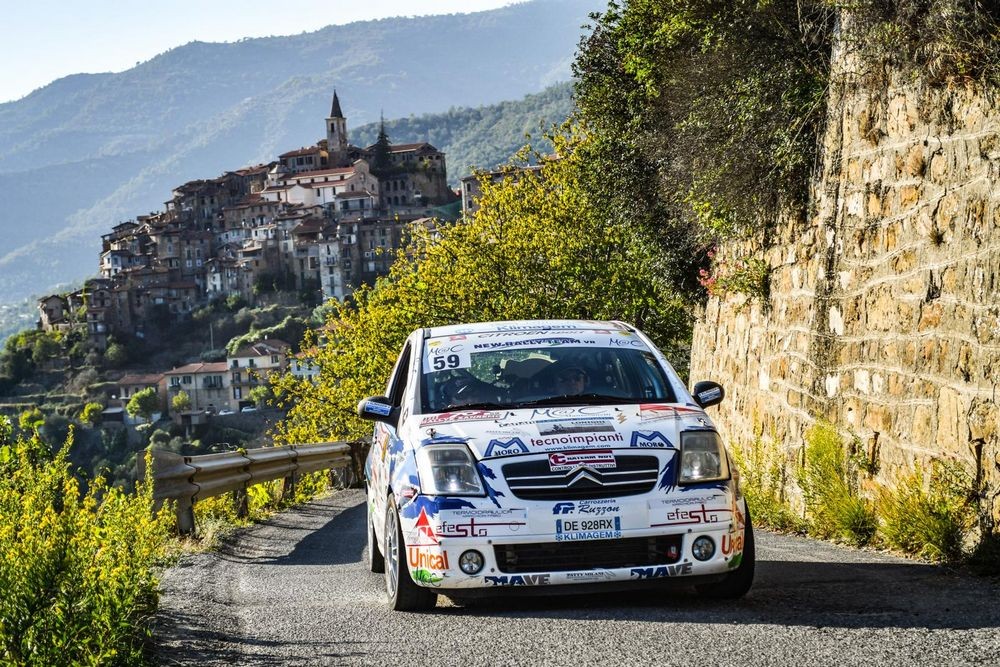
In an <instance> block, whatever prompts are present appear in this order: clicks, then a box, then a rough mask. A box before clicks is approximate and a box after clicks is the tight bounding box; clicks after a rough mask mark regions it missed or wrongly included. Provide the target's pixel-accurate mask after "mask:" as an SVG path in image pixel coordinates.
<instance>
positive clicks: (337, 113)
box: [330, 90, 344, 118]
mask: <svg viewBox="0 0 1000 667" xmlns="http://www.w3.org/2000/svg"><path fill="white" fill-rule="evenodd" d="M343 117H344V112H343V111H341V110H340V100H339V99H338V98H337V91H336V90H334V91H333V104H332V105H330V118H343Z"/></svg>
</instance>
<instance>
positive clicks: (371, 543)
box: [367, 505, 385, 574]
mask: <svg viewBox="0 0 1000 667" xmlns="http://www.w3.org/2000/svg"><path fill="white" fill-rule="evenodd" d="M370 507H371V506H370V505H369V510H368V521H367V523H368V559H367V560H368V571H369V572H374V573H375V574H383V573H384V572H385V556H384V555H382V550H381V549H379V548H378V540H376V539H375V523H374V519H375V517H373V516H372V513H371V509H370Z"/></svg>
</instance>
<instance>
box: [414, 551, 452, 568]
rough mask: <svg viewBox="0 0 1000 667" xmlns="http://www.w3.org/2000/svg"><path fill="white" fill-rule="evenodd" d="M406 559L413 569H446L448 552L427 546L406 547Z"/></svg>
mask: <svg viewBox="0 0 1000 667" xmlns="http://www.w3.org/2000/svg"><path fill="white" fill-rule="evenodd" d="M406 561H407V562H408V563H409V564H410V568H412V569H415V570H416V569H424V570H439V571H440V570H447V569H448V552H447V551H441V550H440V549H428V548H427V547H406Z"/></svg>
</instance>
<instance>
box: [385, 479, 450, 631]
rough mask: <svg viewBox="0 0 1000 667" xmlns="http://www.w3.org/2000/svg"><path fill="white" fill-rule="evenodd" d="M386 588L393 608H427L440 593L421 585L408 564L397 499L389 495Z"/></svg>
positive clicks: (395, 609)
mask: <svg viewBox="0 0 1000 667" xmlns="http://www.w3.org/2000/svg"><path fill="white" fill-rule="evenodd" d="M384 556H385V592H386V598H387V599H388V602H389V608H390V609H392V610H393V611H427V610H429V609H433V608H434V605H436V604H437V593H435V592H433V591H431V590H428V589H426V588H424V587H423V586H418V585H417V584H416V583H415V582H414V581H413V579H412V577H410V569H409V568H408V567H407V566H406V561H405V559H406V542H405V541H404V540H403V528H402V526H401V524H400V521H399V511H398V510H397V509H396V500H395V498H393V497H392V496H391V495H390V496H389V502H388V507H387V508H386V513H385V552H384Z"/></svg>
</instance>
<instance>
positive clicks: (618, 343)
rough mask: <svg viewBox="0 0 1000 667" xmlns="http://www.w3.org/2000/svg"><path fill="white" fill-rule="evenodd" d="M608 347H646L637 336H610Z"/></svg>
mask: <svg viewBox="0 0 1000 667" xmlns="http://www.w3.org/2000/svg"><path fill="white" fill-rule="evenodd" d="M608 347H640V348H642V349H644V350H645V349H646V344H645V343H643V342H642V341H641V340H639V339H638V338H618V337H615V336H611V337H609V338H608Z"/></svg>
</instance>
